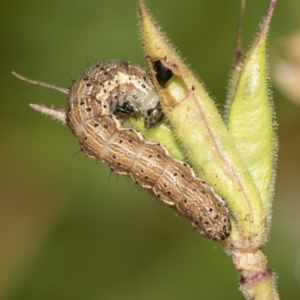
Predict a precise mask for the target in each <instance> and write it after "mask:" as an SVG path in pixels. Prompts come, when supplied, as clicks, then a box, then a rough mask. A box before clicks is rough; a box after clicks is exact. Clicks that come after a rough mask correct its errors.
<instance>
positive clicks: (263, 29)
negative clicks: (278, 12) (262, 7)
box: [258, 0, 277, 43]
mask: <svg viewBox="0 0 300 300" xmlns="http://www.w3.org/2000/svg"><path fill="white" fill-rule="evenodd" d="M276 3H277V0H271V1H270V4H269V8H268V10H267V14H266V15H265V18H264V20H263V23H262V25H261V30H260V33H259V39H258V42H259V43H260V42H261V41H262V40H263V39H264V38H265V36H266V34H267V32H268V29H269V25H270V22H271V19H272V16H273V12H274V8H275V5H276Z"/></svg>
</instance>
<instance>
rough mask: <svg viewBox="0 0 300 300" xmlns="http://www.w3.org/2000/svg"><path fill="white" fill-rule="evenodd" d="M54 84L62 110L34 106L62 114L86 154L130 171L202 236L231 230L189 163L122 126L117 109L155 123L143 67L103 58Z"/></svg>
mask: <svg viewBox="0 0 300 300" xmlns="http://www.w3.org/2000/svg"><path fill="white" fill-rule="evenodd" d="M18 77H20V78H21V79H24V78H23V77H21V76H19V75H18ZM25 80H27V79H25ZM27 81H30V80H27ZM30 82H33V83H37V84H42V85H44V86H48V87H52V88H53V86H50V85H47V84H44V83H40V82H34V81H30ZM56 89H57V90H60V91H63V92H65V93H67V94H68V109H67V112H66V113H62V112H61V111H58V110H53V109H52V113H49V110H50V109H49V108H45V107H44V108H45V109H42V108H41V107H38V106H35V107H34V108H36V109H38V110H40V111H42V112H44V113H47V114H51V115H52V116H55V117H56V118H57V119H58V118H60V119H62V116H64V117H65V120H66V123H67V125H68V126H69V128H70V129H71V131H72V132H73V134H74V135H75V137H76V138H77V139H78V141H79V144H80V146H81V149H82V150H83V152H84V153H85V154H86V155H88V156H90V157H93V158H96V159H98V160H101V161H102V162H104V163H105V164H106V165H107V166H108V167H109V168H110V169H111V170H113V171H114V172H116V173H118V174H126V175H129V176H130V177H131V178H132V179H133V180H134V182H136V183H137V184H138V185H140V186H141V187H143V188H147V189H152V190H153V192H154V193H155V195H156V196H157V197H158V198H159V199H161V200H162V201H163V202H165V203H166V204H168V205H172V206H175V207H176V208H177V209H178V210H179V212H181V213H182V214H183V215H184V216H186V217H187V218H189V219H190V220H191V222H192V224H193V225H194V226H195V227H196V228H197V229H198V230H199V231H200V233H201V234H203V235H204V236H206V237H208V238H210V239H212V240H217V241H220V240H224V239H225V238H227V237H228V236H229V234H230V230H231V225H230V219H229V211H228V208H227V206H226V203H225V201H224V200H223V199H222V198H221V197H219V196H218V195H217V194H216V193H215V192H214V191H213V189H212V188H211V187H210V186H209V185H208V184H207V183H206V182H205V181H203V180H201V179H199V178H197V177H196V176H195V174H194V172H193V170H192V168H191V167H190V166H188V165H187V164H186V163H184V162H181V161H179V160H176V159H174V158H172V157H171V156H170V155H169V153H168V151H167V150H166V149H165V148H164V147H163V146H162V145H160V144H158V143H154V142H149V141H146V140H145V139H144V138H143V136H142V135H141V134H140V133H139V132H138V131H137V130H135V129H131V128H124V127H122V124H121V122H120V120H119V119H118V118H117V116H116V115H117V114H120V113H121V114H129V115H137V114H141V115H142V116H143V118H144V122H145V125H146V126H147V127H152V126H155V124H156V123H157V122H158V121H159V120H160V119H161V118H162V116H163V112H162V111H161V108H160V105H159V99H158V96H157V94H156V92H155V87H154V85H153V83H152V80H151V78H150V77H149V75H148V74H147V73H146V72H145V71H144V70H143V69H142V68H140V67H139V66H135V65H133V64H131V63H126V62H122V61H110V62H105V63H102V64H98V65H96V66H94V67H91V68H90V69H88V70H87V71H86V72H84V73H83V74H82V75H81V76H80V77H79V78H78V79H77V80H75V81H74V82H73V84H72V86H71V87H70V88H69V89H66V90H64V89H61V88H56ZM47 110H48V111H47ZM58 114H62V115H60V117H58Z"/></svg>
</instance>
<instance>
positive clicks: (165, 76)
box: [153, 60, 173, 87]
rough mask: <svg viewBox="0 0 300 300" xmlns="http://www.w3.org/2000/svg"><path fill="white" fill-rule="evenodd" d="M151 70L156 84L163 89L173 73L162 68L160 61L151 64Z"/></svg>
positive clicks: (164, 67)
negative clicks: (153, 72) (154, 74)
mask: <svg viewBox="0 0 300 300" xmlns="http://www.w3.org/2000/svg"><path fill="white" fill-rule="evenodd" d="M153 68H154V70H155V72H156V79H157V81H158V83H159V84H160V85H161V86H162V87H164V86H165V84H166V83H167V82H168V80H169V79H170V78H171V77H172V76H173V72H172V71H171V70H170V69H169V68H167V67H166V66H164V65H163V64H162V62H161V61H160V60H156V61H155V62H154V63H153Z"/></svg>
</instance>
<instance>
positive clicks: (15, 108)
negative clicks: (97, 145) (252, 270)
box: [0, 0, 300, 300]
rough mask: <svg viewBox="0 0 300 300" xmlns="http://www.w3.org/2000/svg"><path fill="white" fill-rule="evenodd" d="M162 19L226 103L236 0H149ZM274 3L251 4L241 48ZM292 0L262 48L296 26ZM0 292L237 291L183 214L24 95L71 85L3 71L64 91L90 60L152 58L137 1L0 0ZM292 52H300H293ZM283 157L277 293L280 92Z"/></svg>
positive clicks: (291, 234) (43, 295) (279, 99)
mask: <svg viewBox="0 0 300 300" xmlns="http://www.w3.org/2000/svg"><path fill="white" fill-rule="evenodd" d="M146 2H147V4H148V6H149V7H150V9H151V11H152V13H153V15H154V16H155V18H156V20H157V21H158V23H159V24H160V25H161V27H162V28H163V31H165V32H167V34H168V36H169V37H170V38H171V39H172V41H173V42H174V44H175V45H176V46H177V47H178V48H179V49H180V51H181V53H182V55H183V56H184V57H186V58H187V62H188V63H189V64H190V65H191V66H192V68H193V69H194V70H195V71H196V72H197V73H198V74H199V76H200V77H201V78H202V79H203V81H204V82H205V83H206V85H207V87H208V88H209V90H210V91H211V93H212V95H213V96H214V97H215V99H217V100H216V101H218V103H219V108H220V109H222V105H223V104H224V99H225V94H226V86H227V81H228V73H229V71H230V68H231V65H232V61H233V53H234V48H235V41H236V31H237V29H236V27H237V18H238V13H239V1H209V0H202V1H194V0H185V1H183V0H181V1H179V0H173V1H162V0H147V1H146ZM267 6H268V1H267V0H264V1H261V0H254V1H249V3H247V7H246V15H245V20H244V31H243V32H244V33H243V45H244V48H245V49H246V50H247V49H249V45H250V42H251V41H252V39H253V37H254V35H255V33H256V32H257V30H258V24H259V22H260V21H261V20H262V17H263V15H264V14H265V12H266V10H267ZM299 13H300V2H299V0H285V1H279V3H278V5H277V7H276V10H275V16H274V19H273V21H272V26H271V35H270V43H269V44H270V48H271V49H272V47H273V45H274V44H275V42H276V40H277V39H278V38H280V37H282V36H284V35H286V34H288V33H289V32H291V31H293V30H296V29H299V28H300V18H299ZM0 14H1V19H0V20H1V21H0V22H1V28H0V34H1V62H0V64H1V73H0V76H1V80H0V82H1V96H0V101H1V109H0V118H1V119H0V145H1V147H0V170H1V172H0V241H1V247H0V299H13V300H19V299H22V300H23V299H31V300H37V299H88V300H92V299H224V297H225V298H226V299H243V297H242V295H241V294H240V292H239V291H238V284H237V280H238V276H237V272H236V271H235V270H234V268H233V266H232V263H231V259H230V257H228V256H227V255H226V254H225V253H224V252H223V251H222V249H221V248H220V247H219V245H218V244H217V243H214V242H211V241H209V240H208V239H205V238H201V236H200V234H198V233H197V232H196V231H194V230H193V229H192V227H191V226H190V224H189V222H187V221H186V220H184V219H183V218H181V217H178V216H177V215H176V214H175V213H174V212H173V211H172V210H170V209H169V208H168V207H165V206H164V205H163V204H161V203H159V201H158V200H156V199H155V198H154V197H153V196H151V195H150V194H149V193H147V192H145V191H144V190H142V189H141V188H139V187H137V186H135V185H134V184H133V183H132V182H131V181H130V180H128V179H127V178H124V177H122V176H117V175H115V174H111V172H110V171H109V170H108V168H106V167H105V166H104V165H103V164H101V163H98V162H97V161H94V160H92V159H86V158H85V157H84V155H83V154H82V153H78V154H77V152H78V150H79V147H78V144H77V142H76V140H75V139H74V137H73V136H72V135H71V133H70V132H69V130H67V129H66V128H64V127H63V126H61V125H60V124H58V123H56V122H53V121H51V119H50V118H45V117H43V116H42V115H40V114H39V113H37V112H35V111H33V110H32V109H30V107H29V106H28V104H29V103H44V104H46V105H52V104H53V105H55V106H56V107H64V106H65V105H66V97H65V95H62V94H59V93H58V92H55V91H51V90H48V89H45V88H41V87H37V86H33V85H30V84H26V83H24V82H22V81H20V80H17V79H16V78H14V77H13V76H12V75H11V74H10V72H11V71H12V70H15V71H17V72H19V73H20V74H22V75H24V76H27V77H31V78H34V79H38V80H42V81H45V82H48V83H52V84H55V85H58V86H62V87H68V86H69V85H70V83H71V79H74V78H76V77H77V76H78V75H79V74H80V73H81V72H82V71H83V70H84V69H86V67H87V66H90V65H92V64H94V63H95V62H99V61H102V60H103V59H106V60H110V59H125V60H130V61H132V62H135V63H137V64H140V65H142V66H146V62H145V60H144V58H143V55H142V51H141V49H140V46H139V39H138V33H137V26H136V24H137V18H136V7H135V1H133V0H123V1H116V0H98V1H95V0H86V1H70V0H65V1H56V0H53V1H45V0H39V1H37V0H32V1H30V0H29V1H14V0H12V1H1V3H0ZM299 52H300V49H299ZM273 97H274V101H275V105H276V113H277V118H278V123H279V130H278V134H279V142H280V148H279V160H278V168H277V170H278V175H277V183H276V196H275V200H274V215H273V227H272V230H271V233H270V239H269V242H268V243H267V245H266V246H265V248H264V252H265V253H266V254H267V255H268V258H269V266H270V267H271V268H274V269H275V271H276V272H277V274H278V276H279V279H278V285H279V292H280V294H281V297H282V299H300V233H299V232H300V230H299V229H300V189H299V187H300V172H299V169H300V159H299V154H300V107H299V106H297V105H296V104H293V103H292V102H290V101H289V100H287V99H285V98H284V97H283V96H282V95H281V93H280V92H279V91H277V90H276V88H274V92H273Z"/></svg>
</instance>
